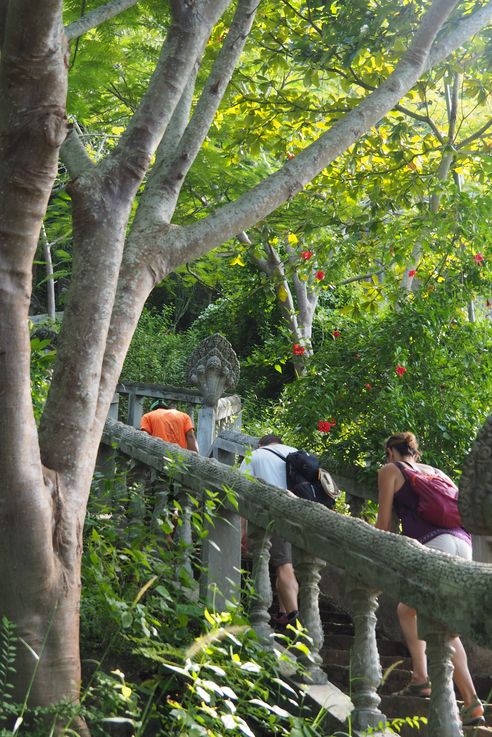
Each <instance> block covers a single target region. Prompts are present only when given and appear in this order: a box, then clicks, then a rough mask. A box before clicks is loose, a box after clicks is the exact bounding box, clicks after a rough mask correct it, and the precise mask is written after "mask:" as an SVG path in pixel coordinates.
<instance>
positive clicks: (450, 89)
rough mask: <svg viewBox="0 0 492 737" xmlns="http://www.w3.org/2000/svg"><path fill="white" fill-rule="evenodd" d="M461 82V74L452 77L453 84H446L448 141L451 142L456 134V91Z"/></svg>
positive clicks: (457, 91)
mask: <svg viewBox="0 0 492 737" xmlns="http://www.w3.org/2000/svg"><path fill="white" fill-rule="evenodd" d="M460 83H461V74H456V73H455V75H454V77H453V84H452V85H448V84H447V85H446V107H447V111H448V122H449V125H448V143H453V140H454V137H455V135H456V121H457V119H458V93H459V89H460Z"/></svg>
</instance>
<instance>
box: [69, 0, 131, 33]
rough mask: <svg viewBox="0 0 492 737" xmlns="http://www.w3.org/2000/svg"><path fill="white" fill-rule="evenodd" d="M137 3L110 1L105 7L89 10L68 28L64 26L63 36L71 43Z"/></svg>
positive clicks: (125, 0) (123, 0) (122, 0)
mask: <svg viewBox="0 0 492 737" xmlns="http://www.w3.org/2000/svg"><path fill="white" fill-rule="evenodd" d="M137 2H138V0H111V2H109V3H106V4H105V5H100V6H99V7H98V8H94V10H91V11H90V12H89V13H87V14H86V15H83V16H82V17H81V18H78V19H77V20H74V21H73V23H69V24H68V26H65V36H66V38H67V40H68V41H73V40H74V39H76V38H79V37H80V36H82V35H83V34H84V33H87V31H90V30H91V29H92V28H97V26H100V25H101V23H104V22H105V21H107V20H110V19H111V18H114V17H116V16H117V15H120V13H123V12H124V11H125V10H128V8H131V7H133V6H134V5H136V4H137Z"/></svg>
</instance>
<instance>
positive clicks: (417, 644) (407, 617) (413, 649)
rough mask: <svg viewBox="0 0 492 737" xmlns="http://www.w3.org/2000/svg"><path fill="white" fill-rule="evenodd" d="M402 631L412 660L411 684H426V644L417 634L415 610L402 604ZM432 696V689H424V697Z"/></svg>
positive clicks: (399, 613)
mask: <svg viewBox="0 0 492 737" xmlns="http://www.w3.org/2000/svg"><path fill="white" fill-rule="evenodd" d="M397 613H398V619H399V620H400V627H401V631H402V632H403V637H404V638H405V642H406V645H407V647H408V650H409V652H410V657H411V658H412V680H411V683H416V684H420V683H425V682H426V681H427V677H428V676H427V658H426V656H425V642H424V641H423V640H419V637H418V634H417V612H416V611H415V609H412V608H411V607H409V606H407V605H406V604H403V603H400V604H398V608H397ZM429 694H430V688H429V689H424V690H423V692H422V695H423V696H428V695H429Z"/></svg>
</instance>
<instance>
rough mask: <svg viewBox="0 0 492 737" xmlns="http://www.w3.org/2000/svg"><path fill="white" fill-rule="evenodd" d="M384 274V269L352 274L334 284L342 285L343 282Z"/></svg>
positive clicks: (348, 282) (350, 282)
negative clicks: (356, 274) (348, 277)
mask: <svg viewBox="0 0 492 737" xmlns="http://www.w3.org/2000/svg"><path fill="white" fill-rule="evenodd" d="M381 274H384V269H379V270H378V271H370V272H369V273H368V274H359V276H352V277H351V278H350V279H344V280H343V281H339V282H337V283H336V284H335V286H336V287H342V286H344V285H345V284H352V282H354V281H364V279H371V278H372V277H373V276H380V275H381Z"/></svg>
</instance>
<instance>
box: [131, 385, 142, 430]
mask: <svg viewBox="0 0 492 737" xmlns="http://www.w3.org/2000/svg"><path fill="white" fill-rule="evenodd" d="M144 399H145V397H142V396H140V395H139V394H135V392H133V391H132V392H130V393H129V394H128V420H127V424H128V425H131V427H136V428H137V430H140V420H141V419H142V415H143V403H144Z"/></svg>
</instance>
